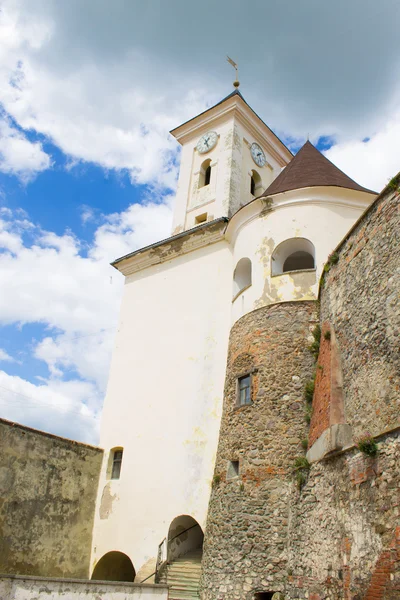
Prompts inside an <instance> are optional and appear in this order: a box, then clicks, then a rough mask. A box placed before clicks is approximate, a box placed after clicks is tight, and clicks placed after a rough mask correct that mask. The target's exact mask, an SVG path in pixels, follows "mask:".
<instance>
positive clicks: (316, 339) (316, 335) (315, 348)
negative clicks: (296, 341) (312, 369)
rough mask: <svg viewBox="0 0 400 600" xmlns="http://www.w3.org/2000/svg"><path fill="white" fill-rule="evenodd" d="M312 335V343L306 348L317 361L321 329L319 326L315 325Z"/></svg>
mask: <svg viewBox="0 0 400 600" xmlns="http://www.w3.org/2000/svg"><path fill="white" fill-rule="evenodd" d="M312 335H313V338H314V341H313V342H312V344H311V345H310V346H309V347H308V349H309V350H310V352H311V354H313V356H314V358H315V360H317V358H318V354H319V346H320V343H321V327H320V326H319V325H316V326H315V327H314V329H313V332H312Z"/></svg>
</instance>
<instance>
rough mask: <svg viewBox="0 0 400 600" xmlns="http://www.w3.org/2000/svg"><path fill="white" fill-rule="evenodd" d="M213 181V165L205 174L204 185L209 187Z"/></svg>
mask: <svg viewBox="0 0 400 600" xmlns="http://www.w3.org/2000/svg"><path fill="white" fill-rule="evenodd" d="M210 180H211V165H209V166H208V167H207V169H206V172H205V173H204V185H208V184H209V183H210Z"/></svg>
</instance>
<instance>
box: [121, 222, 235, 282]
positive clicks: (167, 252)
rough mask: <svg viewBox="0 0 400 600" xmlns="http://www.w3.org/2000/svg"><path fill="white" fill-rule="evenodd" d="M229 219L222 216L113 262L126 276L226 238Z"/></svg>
mask: <svg viewBox="0 0 400 600" xmlns="http://www.w3.org/2000/svg"><path fill="white" fill-rule="evenodd" d="M227 221H228V219H226V218H225V217H222V218H220V219H216V220H215V221H210V223H206V224H205V225H199V226H198V227H195V228H194V229H189V230H187V231H184V232H182V233H180V234H178V235H175V236H173V237H170V238H168V239H166V240H163V241H161V242H157V243H156V244H152V245H151V246H147V247H146V248H142V249H141V250H137V251H136V252H133V253H132V254H129V255H127V256H125V257H122V258H120V259H118V260H117V261H115V262H114V263H112V266H113V267H115V268H116V269H117V270H118V271H120V272H121V273H123V275H125V277H127V276H129V275H133V274H134V273H137V272H138V271H142V270H143V269H147V268H148V267H152V266H153V265H158V264H162V263H164V262H167V261H169V260H172V259H174V258H177V257H178V256H183V255H185V254H188V253H189V252H193V251H195V250H199V249H200V248H205V247H206V246H210V245H211V244H215V243H217V242H220V241H223V240H224V239H225V230H226V225H227Z"/></svg>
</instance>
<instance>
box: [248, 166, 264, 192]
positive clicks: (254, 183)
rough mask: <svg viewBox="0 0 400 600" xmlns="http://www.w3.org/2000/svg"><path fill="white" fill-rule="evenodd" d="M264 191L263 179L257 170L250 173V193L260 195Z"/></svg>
mask: <svg viewBox="0 0 400 600" xmlns="http://www.w3.org/2000/svg"><path fill="white" fill-rule="evenodd" d="M262 191H263V187H262V181H261V177H260V175H259V174H258V173H257V171H254V170H253V171H251V173H250V193H251V195H252V196H258V195H259V194H261V192H262Z"/></svg>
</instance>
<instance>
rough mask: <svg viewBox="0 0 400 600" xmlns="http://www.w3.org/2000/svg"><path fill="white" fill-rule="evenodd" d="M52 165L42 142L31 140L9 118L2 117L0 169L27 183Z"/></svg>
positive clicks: (0, 125)
mask: <svg viewBox="0 0 400 600" xmlns="http://www.w3.org/2000/svg"><path fill="white" fill-rule="evenodd" d="M50 165H51V159H50V156H49V155H48V154H46V152H44V150H43V148H42V144H41V143H40V142H30V141H29V140H28V139H27V138H26V137H25V136H24V135H23V134H22V133H21V132H20V131H18V130H17V129H15V128H13V127H11V125H10V124H9V122H8V120H7V119H5V118H3V119H1V118H0V171H2V172H3V173H7V174H10V175H17V176H18V177H19V178H20V179H21V180H22V181H23V182H24V183H27V182H28V181H30V180H31V179H33V178H34V177H35V175H36V174H37V173H39V172H40V171H44V170H46V169H48V168H49V167H50Z"/></svg>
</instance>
